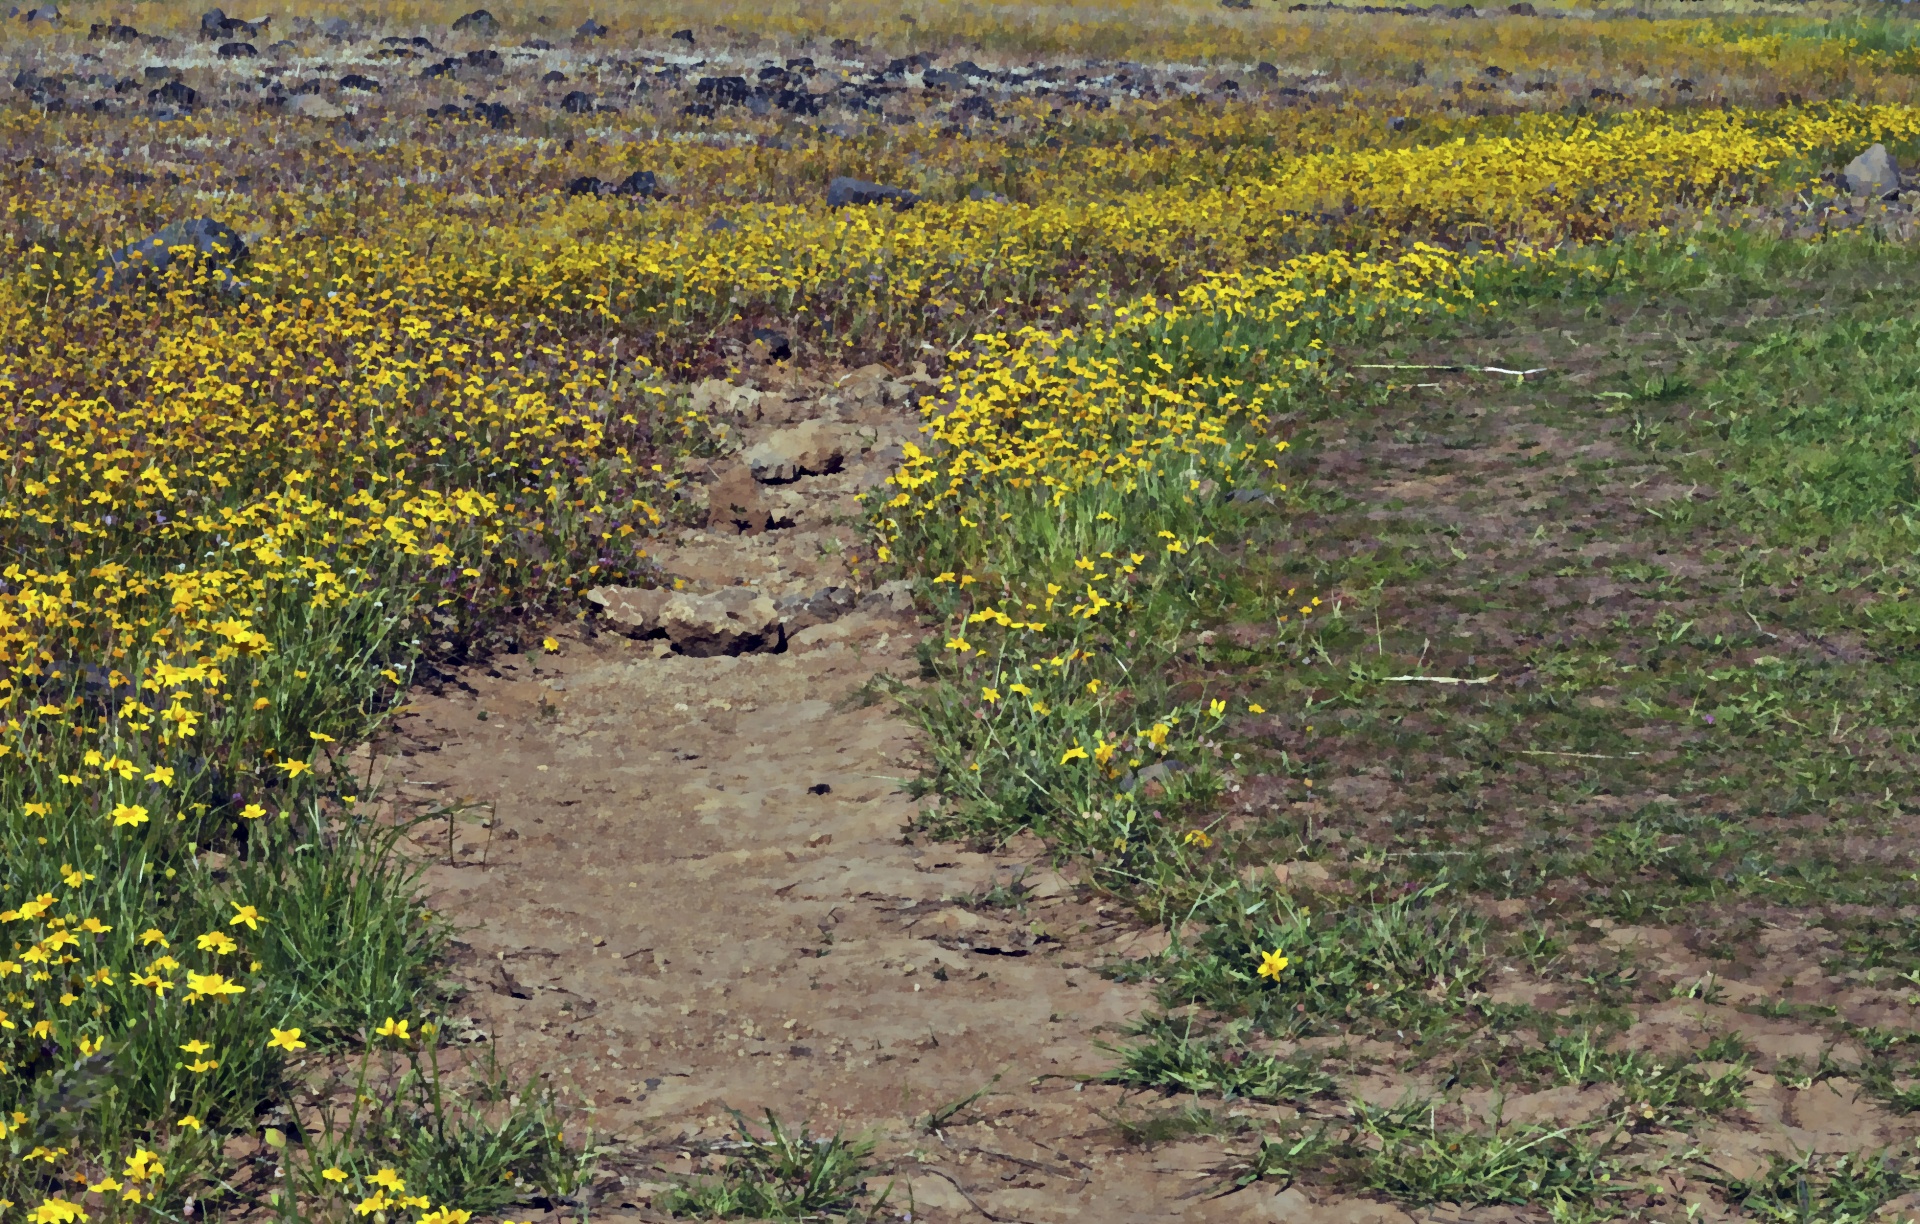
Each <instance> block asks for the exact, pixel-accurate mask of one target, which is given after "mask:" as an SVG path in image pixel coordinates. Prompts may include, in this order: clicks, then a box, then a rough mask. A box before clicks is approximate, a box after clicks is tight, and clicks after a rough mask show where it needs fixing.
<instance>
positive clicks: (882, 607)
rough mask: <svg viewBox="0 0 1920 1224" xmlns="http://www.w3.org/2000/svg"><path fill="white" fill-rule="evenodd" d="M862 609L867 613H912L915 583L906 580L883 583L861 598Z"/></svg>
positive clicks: (899, 579) (900, 579)
mask: <svg viewBox="0 0 1920 1224" xmlns="http://www.w3.org/2000/svg"><path fill="white" fill-rule="evenodd" d="M860 608H861V610H862V611H866V612H911V611H913V583H911V582H909V581H908V580H907V579H905V578H895V579H893V580H892V581H891V582H883V583H881V584H880V585H879V586H877V587H875V588H874V589H873V590H871V591H868V592H867V593H866V594H865V595H862V596H861V597H860Z"/></svg>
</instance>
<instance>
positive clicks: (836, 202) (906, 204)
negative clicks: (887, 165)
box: [827, 175, 920, 212]
mask: <svg viewBox="0 0 1920 1224" xmlns="http://www.w3.org/2000/svg"><path fill="white" fill-rule="evenodd" d="M919 200H920V197H919V196H917V195H915V194H914V193H913V192H911V191H908V190H907V189H906V188H904V187H883V186H881V185H880V184H879V183H869V182H867V181H866V180H865V179H857V178H847V177H845V176H844V175H843V176H841V177H839V178H835V179H834V180H833V181H832V182H830V183H828V184H827V207H828V208H847V207H850V206H855V205H867V204H891V205H893V207H894V210H895V211H897V212H905V211H906V210H907V209H909V208H912V207H913V206H914V205H915V204H917V203H918V202H919Z"/></svg>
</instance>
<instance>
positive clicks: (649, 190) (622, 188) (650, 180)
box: [613, 170, 660, 199]
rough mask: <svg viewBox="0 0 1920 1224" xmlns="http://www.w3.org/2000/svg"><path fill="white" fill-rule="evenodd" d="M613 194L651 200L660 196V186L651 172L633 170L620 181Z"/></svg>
mask: <svg viewBox="0 0 1920 1224" xmlns="http://www.w3.org/2000/svg"><path fill="white" fill-rule="evenodd" d="M613 192H614V194H615V195H623V196H641V197H643V198H646V199H651V198H653V197H654V196H657V195H659V194H660V185H659V181H658V180H657V179H656V178H655V177H654V173H653V171H651V170H635V171H634V172H633V173H632V174H629V175H628V176H627V177H625V178H623V179H621V180H620V184H619V186H617V187H615V188H614V189H613Z"/></svg>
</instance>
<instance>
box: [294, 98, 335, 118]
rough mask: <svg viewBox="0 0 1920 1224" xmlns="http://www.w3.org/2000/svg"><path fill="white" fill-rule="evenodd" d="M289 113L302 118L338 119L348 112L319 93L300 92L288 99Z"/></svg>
mask: <svg viewBox="0 0 1920 1224" xmlns="http://www.w3.org/2000/svg"><path fill="white" fill-rule="evenodd" d="M287 113H288V114H290V115H298V116H300V117H301V118H302V119H338V118H340V117H341V116H343V115H345V114H346V113H347V112H346V110H345V108H343V107H339V106H335V105H334V104H333V103H331V102H329V101H327V100H326V99H325V98H323V97H321V96H320V95H319V94H299V95H296V96H295V97H292V98H289V99H287Z"/></svg>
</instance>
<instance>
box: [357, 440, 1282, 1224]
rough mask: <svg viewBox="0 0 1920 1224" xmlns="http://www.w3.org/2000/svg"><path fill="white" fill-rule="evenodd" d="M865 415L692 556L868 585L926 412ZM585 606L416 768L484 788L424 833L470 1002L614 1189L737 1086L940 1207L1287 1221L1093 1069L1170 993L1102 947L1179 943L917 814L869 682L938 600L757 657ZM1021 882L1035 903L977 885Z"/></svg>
mask: <svg viewBox="0 0 1920 1224" xmlns="http://www.w3.org/2000/svg"><path fill="white" fill-rule="evenodd" d="M862 411H864V412H865V415H866V419H867V420H868V422H869V425H870V427H871V428H874V429H876V430H877V431H878V433H877V436H876V444H875V447H874V449H873V450H872V451H870V452H869V455H868V458H867V459H866V460H865V461H856V462H854V463H852V464H851V465H850V466H849V467H848V468H847V469H846V470H844V471H842V472H839V473H836V474H831V475H823V476H810V477H802V478H801V479H800V480H798V481H796V482H793V483H791V484H787V485H782V486H778V487H777V488H775V489H771V490H769V491H770V492H786V493H793V494H798V495H799V496H800V498H802V499H804V506H803V507H802V508H800V510H799V513H798V514H797V516H796V525H795V526H794V527H793V528H791V529H787V530H774V531H770V532H767V533H765V534H759V535H749V536H738V535H730V534H712V533H709V532H706V531H699V530H683V531H675V532H673V533H671V534H669V535H665V536H663V537H662V538H661V539H660V540H659V541H657V542H656V548H655V555H656V557H657V559H658V560H659V562H660V565H661V567H662V569H663V571H664V572H665V573H666V574H668V575H672V576H677V577H680V578H682V579H686V580H688V581H689V585H690V586H692V587H694V588H696V589H698V588H703V587H712V586H717V585H719V584H720V583H721V582H722V581H723V580H724V576H726V575H733V576H738V577H742V578H749V579H751V580H752V581H753V582H755V583H756V584H758V585H759V586H760V587H761V588H762V589H763V590H766V591H768V592H770V593H786V592H789V591H791V592H796V593H803V592H807V591H813V590H817V589H820V588H823V587H827V586H831V585H835V584H839V583H845V582H850V581H851V579H850V577H849V576H848V574H847V572H846V568H845V566H844V565H843V564H842V563H841V562H840V561H839V560H838V558H839V557H840V556H843V555H844V551H843V550H842V549H839V548H836V547H834V545H833V543H832V541H836V540H837V541H840V542H841V543H842V544H848V545H850V544H852V543H853V542H854V535H855V532H854V529H853V528H852V527H851V526H850V525H848V524H847V523H846V522H845V521H844V515H842V519H841V521H840V522H839V523H838V525H836V524H835V523H834V522H833V521H832V520H833V519H834V517H835V514H836V513H837V512H840V511H844V504H843V503H844V501H845V499H846V498H847V497H848V496H849V494H850V491H851V490H852V489H854V488H857V487H858V486H859V485H860V484H861V483H862V482H864V481H867V480H871V479H872V478H873V477H874V475H875V473H876V471H877V470H882V469H879V467H878V465H879V464H881V463H884V462H885V461H886V455H885V451H886V445H885V441H884V439H886V438H888V437H897V436H900V435H901V434H903V433H910V432H911V429H912V424H911V422H910V421H909V420H908V419H907V418H906V417H905V416H903V415H902V414H901V411H900V410H899V409H897V408H896V409H890V410H886V411H876V410H874V409H873V407H872V405H868V406H867V408H866V409H863V410H862ZM772 428H774V427H773V426H771V425H768V424H760V425H754V426H750V427H749V429H748V433H747V438H746V441H747V442H748V443H749V444H751V443H752V442H754V441H757V440H758V439H759V438H761V437H764V436H765V435H766V434H767V433H769V432H771V430H772ZM836 508H837V510H836ZM823 545H824V546H825V547H824V548H823V547H822V546H823ZM869 602H871V601H869ZM562 632H563V637H564V644H563V646H562V649H561V650H560V651H559V652H557V653H542V654H539V655H531V654H520V655H506V656H502V657H499V658H496V659H494V660H492V661H491V662H490V663H489V664H486V665H482V666H476V667H473V668H469V669H467V670H465V671H463V672H461V673H459V674H458V675H457V676H454V677H453V678H452V680H451V682H450V683H448V684H446V685H444V686H443V687H442V689H441V691H440V692H439V693H438V694H437V695H422V696H421V697H420V699H419V700H417V701H416V702H415V703H414V704H413V706H412V708H411V711H410V712H409V713H408V715H407V716H406V717H405V718H404V719H403V720H402V722H401V724H400V726H399V729H398V734H397V736H396V737H395V740H394V742H393V743H392V745H391V746H390V749H389V751H390V752H392V753H394V754H396V759H393V760H391V761H390V762H389V763H388V769H387V772H388V775H389V776H390V777H394V778H396V779H399V780H400V781H399V788H400V790H401V791H402V792H403V793H404V794H406V795H407V796H408V797H409V800H410V801H412V802H417V804H418V805H419V806H420V807H422V808H424V807H425V806H427V805H431V804H465V805H467V806H465V807H464V808H463V810H462V811H461V812H460V813H459V814H458V815H456V816H455V817H454V818H453V819H452V821H451V823H450V824H449V823H447V822H436V823H432V824H429V825H426V826H424V827H423V828H422V830H421V831H420V833H419V835H418V842H419V845H420V848H421V853H422V854H424V855H432V856H434V857H436V858H437V859H438V860H439V861H438V862H437V863H436V865H435V866H434V867H432V868H431V870H430V872H429V875H428V885H429V903H430V904H431V905H433V906H434V907H435V908H436V909H437V910H439V911H441V912H443V913H445V914H447V915H448V916H449V917H451V918H452V919H453V920H454V921H455V922H456V923H458V924H459V925H460V926H462V927H463V928H469V929H467V930H466V931H465V933H464V934H463V936H462V938H461V945H460V956H459V964H458V967H457V971H456V982H457V983H458V984H459V985H460V986H462V987H463V988H464V989H465V991H466V994H465V997H464V999H463V1000H462V1002H461V1004H460V1008H461V1010H463V1011H464V1012H467V1013H468V1014H471V1016H472V1017H473V1018H474V1019H475V1021H476V1022H477V1023H478V1025H479V1027H480V1028H481V1029H482V1030H483V1031H485V1032H487V1033H489V1034H491V1035H493V1036H495V1037H496V1038H497V1048H498V1051H499V1053H500V1056H501V1058H502V1060H503V1062H504V1063H505V1064H506V1065H507V1067H508V1069H509V1070H510V1071H511V1072H513V1073H516V1074H519V1075H522V1076H526V1075H537V1076H538V1077H539V1078H540V1079H541V1080H543V1081H545V1082H546V1083H547V1084H548V1085H549V1086H550V1087H552V1088H554V1089H556V1090H559V1091H560V1092H561V1094H562V1096H563V1099H567V1100H570V1101H576V1102H578V1104H579V1108H580V1110H581V1113H582V1115H583V1121H585V1122H587V1123H588V1124H590V1125H591V1126H592V1127H593V1129H594V1131H595V1133H596V1135H597V1136H599V1137H600V1138H601V1139H602V1141H603V1142H604V1143H605V1144H606V1145H607V1146H608V1152H607V1155H606V1158H605V1160H604V1161H603V1165H604V1167H605V1168H606V1169H607V1170H608V1171H609V1173H610V1174H612V1175H614V1176H617V1177H618V1180H617V1181H613V1180H608V1179H603V1181H602V1183H601V1185H602V1188H601V1190H600V1191H599V1194H600V1196H601V1202H600V1203H599V1204H598V1208H599V1210H601V1211H602V1212H604V1211H606V1210H609V1209H614V1208H619V1209H623V1210H630V1211H640V1212H642V1213H643V1215H644V1213H645V1211H646V1205H647V1203H648V1200H649V1197H650V1195H651V1193H652V1192H654V1191H656V1190H657V1189H658V1188H659V1186H660V1184H661V1183H662V1182H663V1181H665V1180H667V1179H668V1178H669V1177H670V1176H671V1175H674V1174H685V1173H689V1172H692V1171H693V1170H694V1168H695V1165H694V1163H693V1158H695V1157H697V1156H699V1155H700V1154H702V1153H704V1152H706V1151H707V1150H708V1149H709V1147H710V1146H711V1145H715V1144H718V1143H720V1142H721V1141H723V1140H724V1138H725V1137H726V1135H727V1134H728V1133H729V1131H730V1130H731V1128H732V1127H733V1121H732V1119H731V1118H730V1117H729V1116H728V1115H727V1113H726V1110H727V1109H728V1108H732V1109H737V1110H740V1111H741V1112H743V1113H744V1114H746V1115H747V1116H748V1117H749V1118H750V1119H754V1120H756V1121H757V1120H758V1119H759V1118H760V1116H761V1114H762V1112H763V1111H765V1110H768V1109H771V1110H773V1111H774V1112H775V1113H776V1114H777V1115H778V1116H779V1117H780V1118H781V1119H782V1121H783V1122H785V1123H789V1124H793V1123H799V1122H801V1121H806V1122H807V1123H808V1124H809V1125H810V1126H811V1128H812V1129H813V1131H814V1132H815V1133H832V1132H834V1131H836V1130H842V1131H845V1132H846V1133H848V1134H849V1135H857V1134H873V1135H876V1136H878V1137H879V1138H880V1140H881V1142H880V1146H879V1148H878V1151H877V1153H876V1155H877V1157H878V1168H879V1169H880V1170H881V1171H882V1172H881V1173H880V1174H879V1175H878V1177H877V1179H876V1181H875V1183H874V1185H875V1187H876V1188H878V1187H883V1186H885V1185H886V1184H888V1183H893V1184H894V1185H895V1187H896V1188H895V1190H894V1191H893V1195H892V1200H891V1201H892V1202H893V1203H894V1204H896V1205H898V1206H899V1208H900V1209H901V1210H906V1209H908V1207H909V1205H911V1208H912V1210H913V1212H914V1218H915V1219H927V1220H945V1219H963V1218H969V1217H971V1218H990V1219H1005V1220H1020V1219H1028V1220H1063V1219H1073V1218H1086V1219H1102V1220H1115V1221H1119V1220H1134V1219H1138V1220H1163V1219H1191V1220H1215V1219H1217V1220H1238V1219H1242V1218H1255V1219H1258V1218H1264V1217H1261V1216H1259V1215H1254V1216H1247V1214H1246V1213H1247V1212H1248V1211H1250V1210H1254V1209H1255V1207H1256V1206H1257V1203H1256V1199H1258V1200H1262V1201H1264V1199H1266V1198H1269V1197H1271V1194H1272V1191H1271V1190H1270V1189H1262V1190H1257V1191H1253V1192H1247V1193H1241V1194H1236V1195H1232V1196H1230V1197H1229V1198H1227V1199H1224V1200H1221V1201H1219V1202H1209V1201H1207V1199H1208V1196H1213V1195H1217V1194H1219V1193H1220V1192H1221V1191H1222V1190H1223V1189H1228V1188H1231V1180H1230V1179H1223V1177H1221V1176H1219V1175H1218V1174H1219V1173H1220V1172H1221V1171H1223V1170H1224V1169H1225V1168H1226V1167H1227V1165H1228V1164H1229V1163H1230V1160H1231V1158H1230V1156H1229V1155H1228V1154H1227V1153H1225V1152H1223V1151H1222V1150H1221V1149H1220V1147H1219V1146H1218V1145H1217V1144H1211V1143H1189V1144H1179V1145H1175V1146H1172V1147H1165V1148H1160V1149H1157V1150H1155V1151H1152V1152H1142V1151H1140V1150H1138V1149H1137V1148H1133V1147H1131V1146H1129V1145H1128V1144H1127V1143H1126V1142H1125V1141H1124V1140H1122V1139H1121V1138H1120V1137H1119V1136H1118V1135H1117V1134H1116V1132H1115V1131H1114V1128H1113V1126H1112V1124H1111V1123H1110V1121H1109V1120H1108V1117H1107V1115H1109V1114H1112V1113H1114V1111H1124V1110H1126V1109H1127V1108H1128V1106H1127V1103H1126V1102H1125V1100H1124V1098H1123V1094H1122V1093H1121V1092H1120V1090H1118V1089H1115V1088H1109V1087H1103V1086H1100V1085H1094V1084H1086V1083H1083V1082H1082V1077H1085V1076H1087V1075H1089V1074H1091V1073H1093V1072H1095V1071H1097V1070H1098V1069H1100V1068H1102V1067H1104V1066H1106V1065H1108V1063H1109V1062H1110V1059H1109V1058H1107V1056H1105V1055H1104V1054H1103V1053H1102V1052H1101V1051H1100V1050H1099V1049H1098V1048H1096V1045H1095V1042H1097V1041H1099V1040H1101V1039H1102V1038H1107V1039H1112V1038H1114V1037H1116V1036H1117V1032H1118V1030H1119V1029H1120V1028H1121V1027H1122V1026H1123V1025H1124V1023H1125V1021H1126V1020H1127V1019H1129V1018H1130V1017H1132V1016H1133V1015H1135V1014H1137V1013H1138V1012H1139V1011H1140V1010H1141V1008H1142V1007H1143V1005H1144V1004H1145V1002H1146V997H1145V992H1144V990H1143V989H1142V988H1140V987H1136V986H1122V985H1117V984H1115V983H1113V982H1110V981H1107V980H1105V979H1103V978H1102V977H1100V976H1099V975H1098V974H1096V973H1095V972H1093V967H1094V966H1095V965H1097V964H1098V963H1100V962H1102V961H1104V960H1107V959H1110V958H1112V957H1114V956H1116V955H1126V954H1136V955H1137V954H1138V953H1139V952H1141V951H1144V950H1146V944H1145V942H1144V941H1145V940H1148V939H1150V938H1151V937H1150V936H1144V935H1143V934H1142V933H1141V932H1140V931H1138V930H1137V929H1136V928H1135V927H1133V926H1132V925H1131V924H1128V923H1123V922H1121V921H1119V920H1118V919H1117V918H1109V917H1108V916H1107V915H1106V912H1105V908H1104V907H1103V906H1100V905H1097V904H1092V903H1088V902H1084V901H1081V900H1077V899H1076V898H1075V896H1074V890H1073V888H1072V887H1071V884H1070V882H1069V881H1066V880H1064V879H1063V878H1062V877H1060V876H1059V875H1058V874H1056V873H1054V872H1053V871H1051V870H1048V869H1047V867H1046V864H1045V862H1044V861H1043V860H1041V859H1040V858H1039V855H1038V850H1039V848H1038V846H1037V845H1015V846H1011V847H1008V848H1007V850H1006V851H1005V852H1004V853H998V854H982V853H974V852H969V851H963V850H959V849H956V848H954V847H952V846H948V845H942V844H938V843H928V842H926V841H925V840H924V839H920V838H915V837H912V836H909V835H908V826H909V825H910V824H911V822H912V820H913V817H914V812H915V804H914V801H913V800H912V799H911V798H910V797H909V795H908V793H907V789H906V787H907V782H908V780H909V779H910V778H911V777H912V776H913V775H914V772H915V760H916V757H915V747H914V741H913V733H912V730H911V728H910V727H909V726H908V725H907V724H906V723H904V722H902V721H901V720H900V719H898V718H897V717H895V716H893V714H892V713H891V712H890V708H889V707H890V703H889V702H887V701H885V700H881V699H878V698H877V696H876V695H875V694H874V691H873V688H872V686H871V682H872V681H873V679H874V677H875V676H876V675H888V676H894V677H900V678H903V679H911V678H912V677H914V676H915V675H916V674H917V672H918V667H917V665H916V664H915V663H914V661H913V645H914V643H915V642H916V641H917V640H918V639H919V637H920V635H921V633H922V630H921V629H920V627H919V626H918V625H916V624H915V623H914V621H913V620H912V618H911V616H910V615H904V614H897V613H893V612H891V611H885V610H882V611H874V610H872V609H871V608H869V609H867V610H854V611H851V612H849V613H847V614H846V615H844V616H842V617H840V618H839V619H836V620H833V621H830V622H828V623H825V624H821V625H818V626H814V627H812V628H808V629H804V630H801V631H799V632H797V633H795V634H794V635H793V636H792V637H791V638H790V639H789V640H788V642H787V643H786V647H785V649H784V650H781V651H778V652H756V653H749V654H743V655H740V656H737V657H730V656H719V657H713V658H690V657H687V656H685V655H682V654H678V653H674V652H673V651H672V650H671V648H670V647H669V646H668V644H667V643H666V642H665V641H660V640H654V641H645V640H642V641H636V640H632V639H629V638H627V637H624V636H621V635H619V634H616V633H609V632H594V631H593V629H592V628H591V627H590V625H587V624H582V625H580V626H575V627H570V628H569V629H567V630H564V631H562ZM1008 886H1012V887H1011V889H1009V888H1008ZM996 887H999V888H1001V889H1002V892H1001V894H1000V895H999V896H998V897H996V898H994V900H1006V901H1012V900H1013V899H1014V898H1016V897H1017V898H1018V903H1017V904H1005V905H996V904H988V903H985V902H984V901H976V900H973V899H974V898H984V897H985V896H986V894H988V893H990V892H992V890H994V889H995V888H996ZM982 1089H987V1090H988V1092H987V1095H986V1096H984V1097H983V1098H982V1099H981V1100H980V1101H979V1102H978V1103H977V1104H975V1105H973V1106H971V1107H969V1108H967V1109H965V1110H963V1111H961V1112H959V1113H958V1114H957V1115H955V1116H954V1117H953V1118H951V1119H950V1120H949V1121H948V1122H947V1123H946V1124H944V1125H942V1126H939V1127H937V1128H932V1129H929V1128H927V1127H926V1126H925V1125H924V1120H925V1119H926V1118H927V1116H928V1115H929V1114H930V1113H931V1112H933V1111H937V1110H939V1109H940V1108H941V1107H942V1106H947V1105H950V1104H952V1103H954V1102H956V1101H958V1100H960V1099H961V1098H964V1097H967V1096H970V1095H972V1094H974V1093H976V1092H978V1091H980V1090H982ZM1255 1112H1260V1111H1255Z"/></svg>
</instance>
